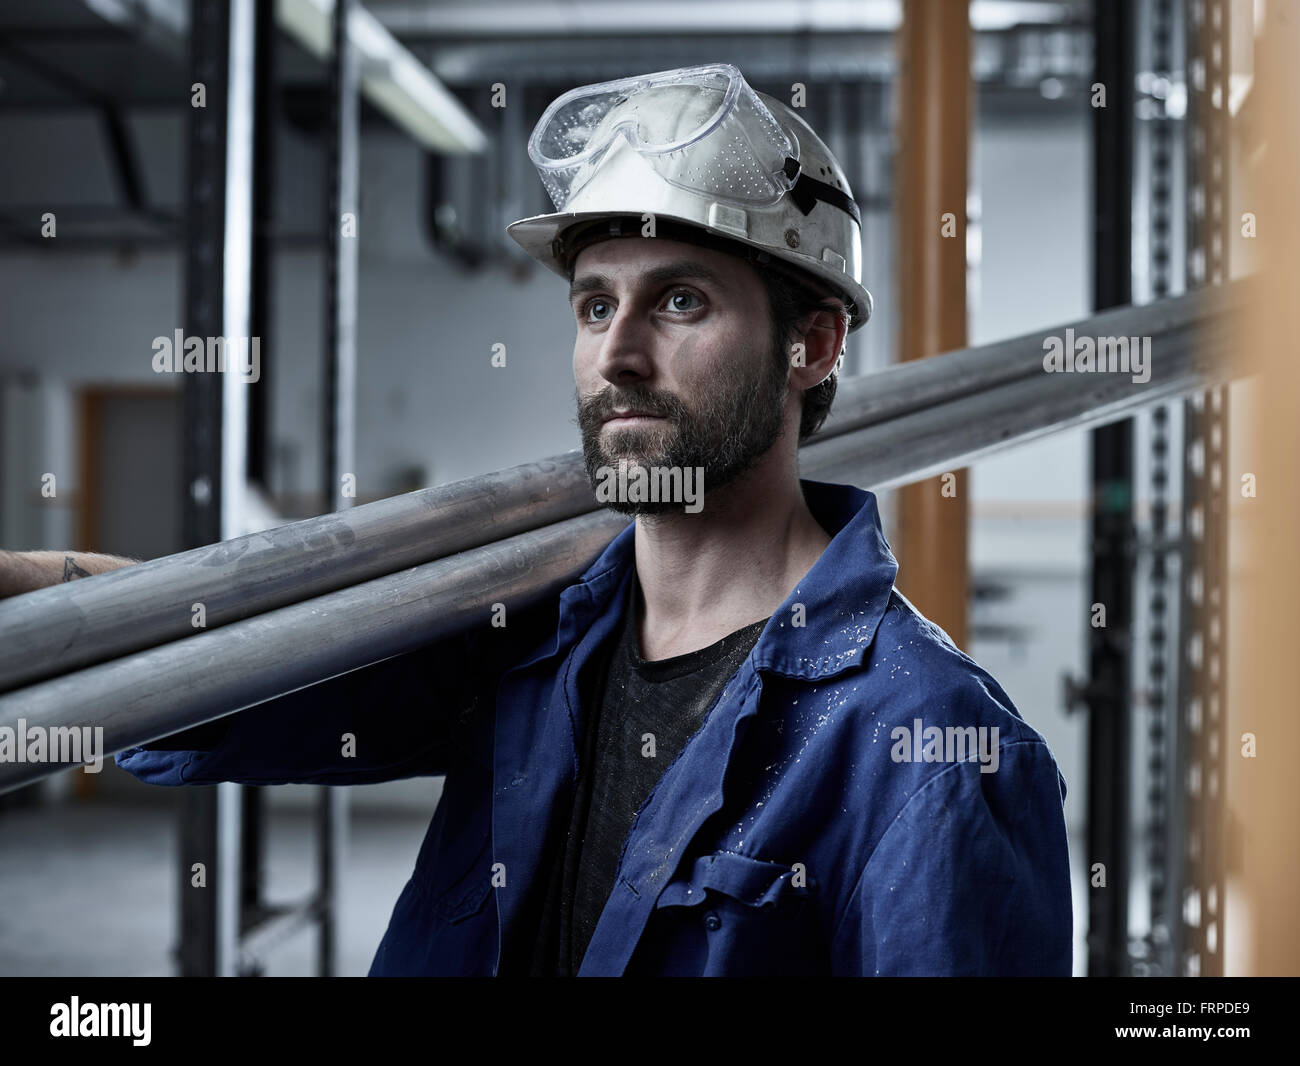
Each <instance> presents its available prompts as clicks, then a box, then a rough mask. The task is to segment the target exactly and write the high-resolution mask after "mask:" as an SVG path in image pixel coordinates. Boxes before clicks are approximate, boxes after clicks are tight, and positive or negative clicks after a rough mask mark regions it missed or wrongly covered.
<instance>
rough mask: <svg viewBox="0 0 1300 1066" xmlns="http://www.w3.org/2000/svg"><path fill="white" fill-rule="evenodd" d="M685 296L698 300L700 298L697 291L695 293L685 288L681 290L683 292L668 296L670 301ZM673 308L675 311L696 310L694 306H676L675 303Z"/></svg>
mask: <svg viewBox="0 0 1300 1066" xmlns="http://www.w3.org/2000/svg"><path fill="white" fill-rule="evenodd" d="M683 296H685V297H686V298H687V299H688V300H697V301H698V300H699V297H698V296H696V295H695V293H693V292H686V291H685V290H683V291H681V292H675V293H673V294H672V296H670V297H669V298H668V301H669V303H672V302H673V301H674V300H679V299H681V298H682V297H683ZM673 310H674V311H694V310H695V308H694V307H678V306H676V305H675V304H674V305H673Z"/></svg>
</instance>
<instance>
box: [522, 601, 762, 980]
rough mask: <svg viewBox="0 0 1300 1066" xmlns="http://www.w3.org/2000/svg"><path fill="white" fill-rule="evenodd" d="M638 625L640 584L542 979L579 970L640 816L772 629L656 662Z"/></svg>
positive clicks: (597, 701) (597, 719)
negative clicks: (648, 656)
mask: <svg viewBox="0 0 1300 1066" xmlns="http://www.w3.org/2000/svg"><path fill="white" fill-rule="evenodd" d="M639 617H640V587H639V583H638V582H637V580H636V578H635V577H634V578H633V579H632V590H631V596H630V602H629V604H628V607H627V609H626V610H625V611H624V614H623V624H622V627H621V628H620V631H619V633H618V634H617V636H616V638H615V643H614V645H613V647H612V648H611V649H610V651H609V652H607V653H606V657H605V661H604V667H603V670H602V672H601V674H600V676H598V677H597V678H596V679H595V681H596V683H595V684H594V685H593V686H592V687H591V689H590V690H589V692H588V693H586V694H585V695H584V699H586V700H587V701H588V702H589V705H590V709H591V713H590V715H589V721H590V723H591V724H590V725H589V727H588V729H587V734H586V739H587V744H586V751H585V752H584V753H583V758H582V761H581V764H580V766H579V778H578V784H577V789H576V791H575V794H574V798H573V807H572V811H571V814H570V817H569V828H568V834H567V837H566V839H565V841H564V842H563V845H562V847H561V849H560V851H559V852H558V853H557V854H556V855H555V857H554V862H553V865H552V876H551V880H550V884H549V891H548V895H547V901H546V905H545V908H544V912H543V918H542V929H541V935H540V936H539V938H538V951H537V955H536V957H535V961H534V966H533V973H534V974H535V975H558V976H571V975H572V974H574V973H576V972H577V971H578V968H579V967H580V966H581V964H582V957H583V955H584V954H585V953H586V950H587V944H588V942H589V941H590V940H591V934H592V933H593V932H594V931H595V928H596V922H597V921H598V920H599V918H600V913H601V911H602V910H603V909H604V907H605V901H606V900H607V899H608V898H609V894H610V890H611V889H612V888H613V885H614V877H615V875H616V873H617V870H618V862H619V858H620V856H621V855H622V852H623V844H624V841H626V840H627V836H628V833H629V831H630V830H631V828H632V822H633V821H634V819H635V818H636V814H637V811H638V810H640V809H641V805H642V804H643V803H645V801H646V800H647V799H648V798H649V797H650V793H651V792H653V791H654V788H655V786H656V785H657V784H658V783H659V779H660V778H661V777H662V776H663V774H664V771H665V770H667V769H668V766H669V765H670V764H671V763H672V761H673V760H674V759H675V758H677V756H678V755H679V754H680V753H681V751H682V749H683V748H685V747H686V743H687V741H689V740H690V739H691V737H692V736H693V735H694V734H695V733H696V732H697V731H698V730H699V728H700V727H701V726H702V725H703V724H704V721H705V719H706V718H707V717H708V712H709V711H710V709H711V708H712V707H713V704H714V702H715V701H716V700H717V698H718V696H719V694H720V693H721V692H722V689H723V688H724V687H725V686H726V683H727V682H728V681H729V680H731V677H732V675H734V674H735V672H736V671H737V670H738V669H739V668H740V664H741V663H742V662H744V660H745V657H746V656H747V655H748V654H749V653H750V651H751V650H752V648H753V647H754V644H755V642H756V641H757V640H758V638H759V635H760V634H761V633H762V632H763V628H764V626H766V624H767V620H766V619H764V620H763V621H761V622H755V623H753V624H752V625H749V626H746V627H745V628H744V629H740V630H737V631H736V632H734V633H731V634H729V635H728V636H725V637H723V638H722V639H721V640H720V641H718V642H717V643H716V644H711V645H710V646H709V647H707V648H701V649H700V650H699V651H693V652H688V653H687V654H686V655H678V656H674V657H673V658H671V659H661V660H659V661H657V662H647V661H646V660H644V659H642V658H641V654H640V642H639V640H638V628H639V627H638V621H637V620H638V618H639ZM593 697H594V699H593Z"/></svg>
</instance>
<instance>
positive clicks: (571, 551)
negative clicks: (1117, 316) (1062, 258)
mask: <svg viewBox="0 0 1300 1066" xmlns="http://www.w3.org/2000/svg"><path fill="white" fill-rule="evenodd" d="M1229 325H1230V323H1228V322H1227V321H1226V320H1217V321H1215V322H1214V323H1212V324H1211V325H1210V326H1208V327H1199V328H1198V327H1197V326H1196V324H1195V322H1194V321H1192V320H1190V319H1189V321H1188V322H1186V323H1185V324H1184V325H1183V326H1182V327H1180V328H1178V329H1176V330H1171V331H1169V332H1167V333H1166V334H1164V335H1162V339H1161V343H1159V344H1158V345H1157V344H1155V343H1154V342H1153V347H1152V364H1151V371H1152V372H1151V381H1150V382H1149V383H1148V384H1146V385H1135V384H1133V383H1132V382H1131V381H1129V379H1128V378H1127V377H1122V376H1120V375H1117V374H1109V373H1107V374H1098V373H1094V374H1088V375H1080V374H1046V373H1041V372H1040V373H1039V374H1038V375H1037V376H1035V377H1026V378H1021V379H1018V380H1015V381H1012V382H1009V383H1007V384H1004V385H1002V386H1000V387H998V388H995V389H986V390H980V391H977V392H975V393H973V394H972V395H970V396H965V397H960V398H955V399H952V400H950V401H949V402H947V403H944V404H940V405H935V406H933V407H930V408H925V409H921V410H916V411H913V412H912V413H911V414H909V415H906V416H903V417H901V418H898V419H895V420H893V421H890V422H888V423H879V424H876V425H873V426H870V427H867V428H864V429H862V430H858V431H856V432H854V433H850V434H841V435H840V436H838V437H834V438H831V439H829V440H825V441H820V442H818V443H816V444H812V445H810V446H809V447H808V448H807V449H805V451H804V453H803V456H802V466H803V469H804V475H805V476H808V477H816V478H820V479H828V480H841V481H848V482H852V483H857V484H866V485H872V486H875V487H882V486H884V485H888V484H901V483H904V482H905V481H907V480H908V479H909V478H915V477H917V476H921V475H924V474H929V473H935V472H939V471H941V470H943V469H944V468H945V466H948V465H952V464H960V463H964V462H968V461H970V460H971V459H973V458H976V457H979V456H983V455H987V454H991V453H993V452H996V451H1001V450H1005V449H1007V448H1011V447H1015V446H1018V445H1021V444H1023V443H1025V442H1026V441H1029V440H1032V439H1034V438H1036V437H1040V436H1044V435H1047V434H1048V433H1052V432H1058V431H1060V430H1063V429H1068V428H1075V427H1082V426H1085V425H1092V424H1099V423H1102V422H1105V421H1107V420H1110V419H1114V418H1119V417H1123V416H1125V415H1127V414H1129V413H1131V412H1132V411H1134V410H1137V409H1139V408H1141V407H1143V406H1145V405H1146V404H1149V403H1151V402H1153V401H1154V400H1156V399H1159V398H1167V397H1169V396H1172V395H1175V394H1177V393H1178V392H1180V391H1187V390H1190V389H1193V388H1197V387H1201V386H1202V385H1204V383H1205V382H1206V381H1207V380H1213V379H1217V378H1219V377H1221V376H1222V373H1223V371H1222V370H1221V369H1219V368H1220V367H1221V366H1222V365H1223V363H1222V360H1221V359H1218V358H1214V357H1218V356H1221V355H1222V353H1223V352H1225V351H1226V348H1227V339H1226V338H1227V335H1228V328H1229ZM941 358H946V357H941ZM1212 358H1213V362H1211V359H1212ZM361 510H364V508H357V509H356V510H354V511H353V512H351V513H352V514H353V515H355V514H357V513H358V512H359V511H361ZM626 523H627V519H626V517H624V516H621V515H618V514H614V513H612V512H605V511H596V512H594V513H591V514H585V515H582V516H580V517H576V518H571V519H568V520H566V521H563V522H559V523H556V524H553V525H548V526H546V527H545V528H542V529H537V530H533V531H530V532H525V533H522V534H518V535H515V536H513V537H510V538H509V539H505V540H499V541H496V542H494V543H491V544H488V545H486V546H484V547H480V548H476V549H474V550H471V551H466V552H464V553H462V554H459V555H455V556H451V557H447V558H442V559H439V560H437V561H434V562H430V563H426V564H424V565H422V566H418V567H415V568H414V569H409V570H404V571H402V572H399V573H394V574H390V575H387V576H384V577H380V578H375V579H373V580H370V581H366V582H364V583H360V584H356V585H355V586H353V587H350V588H345V589H340V590H338V591H335V592H331V593H328V594H326V595H323V596H318V597H316V598H314V599H310V600H307V601H304V602H302V603H297V604H292V605H290V606H286V607H280V608H277V609H275V610H272V611H269V612H265V613H262V614H258V615H256V616H255V617H251V618H245V619H244V620H242V621H238V622H234V623H232V624H230V625H227V626H223V627H221V628H219V629H214V630H211V631H208V632H204V633H201V634H198V635H197V636H191V637H187V638H186V639H184V640H178V641H174V642H172V643H169V644H164V645H161V646H158V647H153V648H150V649H148V650H146V651H142V652H138V653H135V654H132V655H128V656H125V657H122V658H118V659H115V660H113V661H111V662H105V663H102V664H100V665H97V666H92V667H89V668H87V669H84V670H80V671H77V672H76V673H72V674H68V675H66V676H63V677H59V678H56V679H54V680H50V681H45V682H42V683H40V684H36V685H32V686H29V687H27V688H24V689H20V690H18V691H15V692H10V693H7V694H5V695H3V696H0V727H5V726H8V727H10V728H16V727H17V724H18V720H19V719H20V718H22V719H24V720H25V724H26V727H27V728H29V729H30V728H31V727H33V726H43V727H47V728H48V727H51V726H68V725H78V726H92V727H93V726H102V727H103V729H104V748H103V751H104V752H105V753H111V752H116V751H120V750H122V749H123V748H126V747H132V746H135V745H139V744H145V743H148V742H149V741H151V740H155V739H157V738H158V737H161V736H166V735H168V734H170V733H174V732H178V731H180V730H182V729H187V728H190V727H191V726H195V725H199V724H201V723H203V722H206V721H210V720H212V719H214V718H219V717H223V716H224V715H226V714H232V713H234V712H235V711H238V710H242V709H243V708H245V707H249V706H252V705H254V704H257V703H260V702H262V701H264V700H267V699H271V698H274V697H275V696H279V695H282V694H284V693H287V692H292V691H294V690H295V689H298V688H302V687H304V686H306V685H311V684H315V683H316V682H318V681H321V680H324V679H326V678H329V677H334V676H336V675H338V674H341V673H346V672H347V671H349V670H353V669H357V668H360V667H362V666H365V665H368V664H370V663H373V662H377V661H379V660H381V659H384V658H388V657H390V656H393V655H398V654H402V653H404V652H408V651H411V650H413V649H414V648H416V647H419V646H421V645H424V644H427V643H430V642H432V641H434V640H438V639H441V638H444V637H446V636H449V635H451V634H453V633H456V632H462V631H464V630H465V629H467V628H469V627H470V626H472V625H473V624H475V623H476V622H482V621H483V620H484V618H485V617H486V611H487V609H488V607H489V605H490V604H492V603H494V602H496V601H509V602H511V604H512V606H514V607H515V608H516V609H518V608H519V607H522V606H527V605H528V604H531V603H535V602H537V601H538V600H540V599H541V598H543V597H545V596H547V595H550V594H552V593H554V592H557V591H558V590H559V589H561V588H563V587H564V586H565V585H567V584H568V583H570V582H571V581H572V580H573V579H574V578H575V577H576V576H577V575H578V574H580V573H581V572H582V571H583V570H584V569H585V568H586V567H587V566H588V565H589V564H590V562H591V561H592V559H594V558H595V556H596V555H598V554H599V552H600V551H601V550H602V549H603V548H604V547H605V546H606V545H607V544H608V543H609V540H610V539H611V538H612V537H613V536H614V535H615V534H616V533H617V532H618V531H619V530H620V529H622V528H623V527H624V526H625V525H626ZM289 528H292V527H289ZM110 576H111V575H110ZM83 580H84V579H83ZM199 664H202V665H199ZM64 766H66V764H63V766H61V765H60V764H50V763H40V764H32V763H17V762H8V763H0V792H2V791H7V790H8V789H11V788H15V787H18V786H19V785H22V784H24V783H26V782H28V781H31V780H35V779H36V778H39V777H42V776H44V775H46V774H48V773H51V772H54V771H57V770H59V769H61V768H64Z"/></svg>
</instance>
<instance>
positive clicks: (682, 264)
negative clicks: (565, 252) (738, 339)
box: [569, 259, 726, 303]
mask: <svg viewBox="0 0 1300 1066" xmlns="http://www.w3.org/2000/svg"><path fill="white" fill-rule="evenodd" d="M681 278H696V279H698V280H700V281H711V282H712V283H713V284H715V285H717V286H718V287H719V288H725V286H726V283H725V282H724V281H723V280H722V278H721V277H720V276H719V275H718V273H717V272H716V271H714V270H711V269H709V268H708V267H706V266H704V265H703V264H702V263H697V262H695V261H694V260H692V259H681V260H678V261H677V262H675V263H664V264H663V265H662V266H657V267H651V268H650V269H649V270H647V271H646V272H645V273H644V274H642V275H641V276H640V280H641V281H642V282H643V283H645V284H647V285H661V284H663V283H664V282H667V281H677V280H679V279H681ZM613 285H614V283H613V280H612V279H611V278H610V277H609V275H608V274H584V275H582V277H580V278H574V279H573V284H571V285H570V286H569V302H570V303H572V302H573V300H574V297H576V296H578V295H580V294H581V293H584V292H594V291H596V290H598V289H610V288H613Z"/></svg>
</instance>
